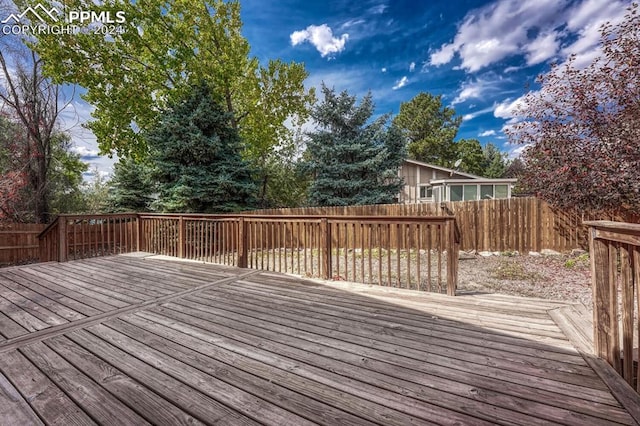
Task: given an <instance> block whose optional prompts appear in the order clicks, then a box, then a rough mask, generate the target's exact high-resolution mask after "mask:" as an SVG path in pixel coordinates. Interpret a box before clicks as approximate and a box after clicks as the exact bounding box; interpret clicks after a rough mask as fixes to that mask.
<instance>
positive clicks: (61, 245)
mask: <svg viewBox="0 0 640 426" xmlns="http://www.w3.org/2000/svg"><path fill="white" fill-rule="evenodd" d="M66 261H67V218H66V217H65V216H62V215H60V216H59V217H58V262H66Z"/></svg>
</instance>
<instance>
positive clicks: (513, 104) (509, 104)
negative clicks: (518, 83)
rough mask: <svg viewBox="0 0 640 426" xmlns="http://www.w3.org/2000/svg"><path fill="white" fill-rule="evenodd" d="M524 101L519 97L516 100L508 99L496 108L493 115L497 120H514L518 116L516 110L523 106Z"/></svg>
mask: <svg viewBox="0 0 640 426" xmlns="http://www.w3.org/2000/svg"><path fill="white" fill-rule="evenodd" d="M523 103H524V99H523V97H522V96H521V97H519V98H517V99H515V100H511V99H506V100H505V101H504V102H501V103H499V104H497V105H496V106H495V109H494V110H493V115H494V116H495V117H496V118H504V119H505V120H513V119H515V118H516V117H517V116H516V108H518V107H519V106H521V105H523Z"/></svg>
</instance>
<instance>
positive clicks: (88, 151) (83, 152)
mask: <svg viewBox="0 0 640 426" xmlns="http://www.w3.org/2000/svg"><path fill="white" fill-rule="evenodd" d="M70 151H72V152H75V153H76V154H78V155H79V156H80V157H82V158H95V157H98V155H99V153H98V150H97V149H92V148H88V147H86V146H78V145H76V146H72V147H71V148H70Z"/></svg>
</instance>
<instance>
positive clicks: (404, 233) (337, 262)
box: [40, 213, 460, 295]
mask: <svg viewBox="0 0 640 426" xmlns="http://www.w3.org/2000/svg"><path fill="white" fill-rule="evenodd" d="M40 242H41V247H43V249H42V250H43V253H46V259H47V260H58V261H61V262H64V261H66V260H71V259H79V258H84V257H90V256H101V255H107V254H113V253H126V252H130V251H134V250H140V251H146V252H150V253H154V254H161V255H167V256H174V257H179V258H184V259H193V260H201V261H206V262H213V263H219V264H224V265H232V266H238V267H242V268H252V269H259V270H268V271H278V272H286V273H293V274H298V275H302V276H307V277H319V278H324V279H334V280H349V281H355V282H363V283H368V284H378V285H386V286H393V287H402V288H409V289H415V290H423V291H434V292H446V293H447V294H450V295H454V294H455V291H456V280H457V268H458V249H459V244H460V234H459V230H458V229H457V228H456V220H455V218H454V217H450V216H420V217H411V216H382V217H378V216H344V217H341V216H331V217H318V216H305V215H296V216H270V215H242V214H240V215H204V214H155V213H144V214H119V215H87V216H71V215H63V216H60V217H59V218H58V219H57V220H56V222H55V223H54V224H52V225H51V226H50V227H49V228H47V229H46V230H45V231H44V232H43V233H42V234H41V241H40Z"/></svg>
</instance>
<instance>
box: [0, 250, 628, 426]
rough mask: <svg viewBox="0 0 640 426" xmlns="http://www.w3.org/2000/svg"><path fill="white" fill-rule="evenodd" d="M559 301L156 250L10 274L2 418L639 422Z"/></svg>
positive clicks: (1, 287) (1, 288)
mask: <svg viewBox="0 0 640 426" xmlns="http://www.w3.org/2000/svg"><path fill="white" fill-rule="evenodd" d="M563 306H564V304H562V303H555V302H549V301H541V300H533V299H524V298H514V297H508V296H499V295H466V296H458V297H455V298H452V297H446V296H441V295H436V294H419V293H417V292H411V291H401V290H392V289H385V288H375V287H374V288H372V287H369V286H365V285H355V284H346V283H335V284H321V283H318V282H313V281H308V280H302V279H297V278H294V277H290V276H285V275H281V274H276V273H270V272H258V271H249V270H246V269H236V268H231V267H223V266H217V265H204V264H200V263H188V262H178V261H173V260H167V259H159V258H154V257H144V256H143V255H142V254H138V255H130V256H124V255H123V256H114V257H104V258H94V259H87V260H79V261H73V262H68V263H60V264H57V263H46V264H38V265H29V266H21V267H13V268H8V269H2V270H0V423H2V424H7V425H17V424H19V425H27V424H43V423H44V424H63V425H69V424H83V425H84V424H93V423H97V424H109V425H115V424H130V425H142V424H148V423H151V424H167V425H174V424H201V423H204V424H233V425H235V424H272V425H296V426H297V425H304V424H326V425H349V424H358V425H361V424H382V425H411V424H451V425H453V424H456V425H460V424H469V425H482V424H504V425H514V424H527V425H529V424H537V425H548V424H565V425H580V426H583V425H605V424H607V425H609V424H636V423H635V422H634V420H633V418H632V417H631V416H630V415H629V413H628V412H627V411H626V410H625V409H624V408H623V407H622V406H621V405H620V404H619V403H618V401H617V400H616V398H614V397H613V396H612V394H611V392H610V391H609V388H608V387H607V386H606V385H605V383H604V382H603V381H602V380H601V379H600V376H599V375H597V374H596V373H595V372H594V371H593V370H592V369H591V367H590V364H589V363H588V362H586V361H585V359H584V358H583V357H582V356H581V355H580V353H579V351H578V350H577V349H576V348H575V347H574V346H573V345H572V343H570V342H569V340H568V339H567V337H566V336H565V334H564V333H563V331H562V330H561V329H560V327H559V326H558V325H557V324H556V322H555V321H554V320H553V319H552V317H553V315H550V314H549V311H550V310H553V309H556V308H562V307H563ZM552 312H553V311H552Z"/></svg>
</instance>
